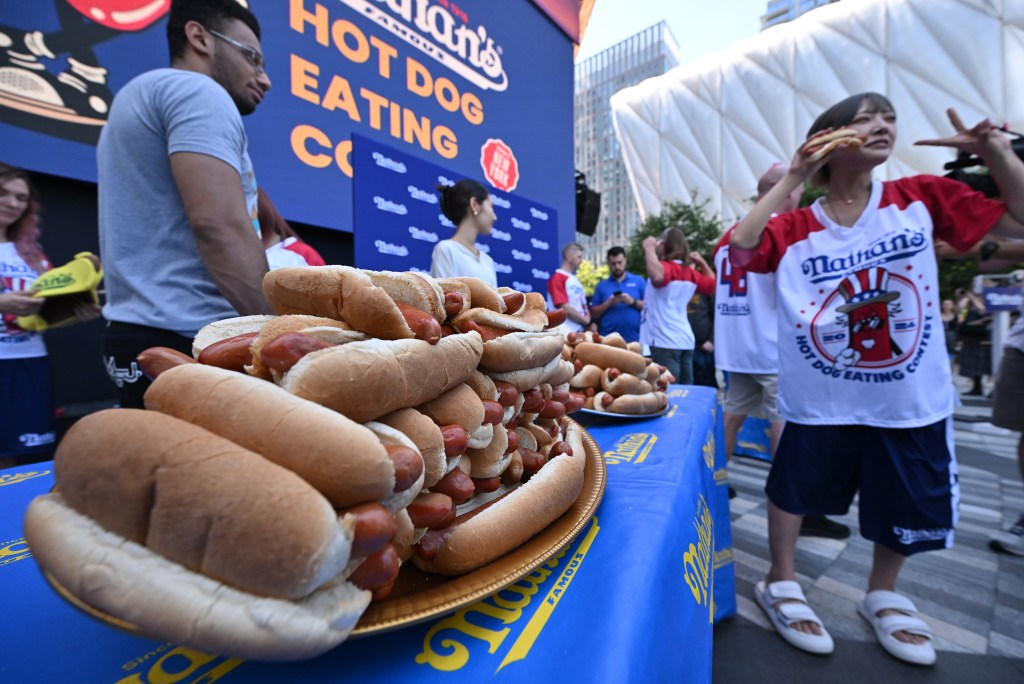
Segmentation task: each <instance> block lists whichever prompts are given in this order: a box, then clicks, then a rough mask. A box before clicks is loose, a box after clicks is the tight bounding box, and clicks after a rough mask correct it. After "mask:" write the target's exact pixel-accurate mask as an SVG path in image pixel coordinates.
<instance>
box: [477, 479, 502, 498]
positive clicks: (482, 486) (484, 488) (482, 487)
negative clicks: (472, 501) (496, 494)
mask: <svg viewBox="0 0 1024 684" xmlns="http://www.w3.org/2000/svg"><path fill="white" fill-rule="evenodd" d="M473 484H475V485H476V493H477V494H487V493H489V492H493V491H496V490H497V489H498V487H500V486H501V477H500V476H498V477H474V478H473Z"/></svg>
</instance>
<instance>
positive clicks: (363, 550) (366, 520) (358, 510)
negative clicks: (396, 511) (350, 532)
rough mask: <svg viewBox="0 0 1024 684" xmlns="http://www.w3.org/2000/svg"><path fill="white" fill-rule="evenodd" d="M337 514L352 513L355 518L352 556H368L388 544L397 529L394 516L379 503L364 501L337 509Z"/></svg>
mask: <svg viewBox="0 0 1024 684" xmlns="http://www.w3.org/2000/svg"><path fill="white" fill-rule="evenodd" d="M338 514H339V515H354V516H355V518H356V530H355V538H354V539H353V540H352V556H353V557H355V558H359V557H360V556H368V555H370V554H371V553H374V552H376V551H379V550H380V549H382V548H383V547H384V545H385V544H390V543H391V540H392V539H394V537H395V532H396V531H397V530H398V523H397V522H395V516H394V515H393V514H392V513H391V511H389V510H388V509H386V508H384V507H383V506H381V505H380V504H379V503H364V504H359V505H358V506H352V507H351V508H346V509H344V510H341V511H338Z"/></svg>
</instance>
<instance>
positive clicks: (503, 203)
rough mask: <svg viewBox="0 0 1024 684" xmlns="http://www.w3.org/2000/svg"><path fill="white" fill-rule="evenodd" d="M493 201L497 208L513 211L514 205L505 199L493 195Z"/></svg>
mask: <svg viewBox="0 0 1024 684" xmlns="http://www.w3.org/2000/svg"><path fill="white" fill-rule="evenodd" d="M491 201H492V202H494V206H496V207H501V208H502V209H511V208H512V203H511V202H509V201H508V200H507V199H505V198H504V197H499V196H498V195H495V194H493V193H492V194H491Z"/></svg>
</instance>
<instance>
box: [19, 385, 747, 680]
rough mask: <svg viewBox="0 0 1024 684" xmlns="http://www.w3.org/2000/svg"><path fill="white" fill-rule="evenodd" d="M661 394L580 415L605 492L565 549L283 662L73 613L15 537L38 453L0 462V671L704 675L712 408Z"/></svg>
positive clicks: (714, 549)
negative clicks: (447, 610) (213, 649)
mask: <svg viewBox="0 0 1024 684" xmlns="http://www.w3.org/2000/svg"><path fill="white" fill-rule="evenodd" d="M670 404H671V406H670V410H669V412H668V413H667V414H666V415H664V416H661V417H658V418H650V419H643V420H631V421H615V420H611V419H604V418H596V419H593V418H594V417H591V416H581V422H583V423H585V425H586V427H587V429H588V431H589V432H590V434H591V435H592V436H593V437H594V439H595V441H596V442H597V443H598V445H599V446H600V448H601V450H602V451H603V452H604V457H605V460H606V463H607V473H608V477H607V488H606V490H605V496H604V499H603V501H602V504H601V506H600V507H599V508H598V511H597V514H596V515H595V516H594V518H593V519H592V520H591V522H590V523H589V524H588V525H587V527H586V528H585V529H584V530H583V532H582V533H580V535H579V537H578V538H577V539H576V540H575V541H574V542H573V544H572V545H571V546H570V547H569V548H568V549H567V551H566V552H565V553H563V554H561V555H560V556H558V557H556V558H553V559H551V560H550V561H549V562H548V563H546V564H545V565H543V566H541V567H540V568H539V569H538V570H536V571H535V572H534V573H532V574H531V575H529V576H528V577H526V578H524V579H523V580H521V581H519V582H517V583H515V584H514V585H512V586H511V587H509V588H507V589H505V590H503V591H500V592H497V593H496V594H494V595H492V596H490V597H488V598H487V599H484V600H482V601H480V602H478V603H476V604H473V605H471V606H469V607H467V608H464V609H462V610H460V611H458V612H456V613H454V614H452V615H449V616H446V617H443V618H440V619H436V620H434V621H431V622H427V623H424V624H420V625H414V626H411V627H407V628H405V629H400V630H396V631H393V632H388V633H384V634H379V635H375V636H368V637H362V638H354V639H350V640H349V641H347V642H346V643H344V644H342V645H341V646H340V647H339V648H337V649H335V650H333V651H331V652H329V653H327V654H325V655H323V656H321V657H319V658H315V659H313V660H308V661H303V662H297V663H274V664H268V663H256V662H242V661H239V660H235V659H230V658H223V657H219V656H213V655H209V654H205V653H200V652H198V651H195V650H191V649H185V648H181V647H176V646H174V645H172V644H161V643H159V642H154V641H150V640H147V639H142V638H139V637H135V636H131V635H129V634H125V633H122V632H119V631H116V630H114V629H112V628H109V627H106V626H104V625H102V624H100V623H99V622H97V621H95V620H93V619H91V618H89V617H87V616H85V615H84V614H82V613H80V612H78V611H77V610H76V609H74V608H72V607H71V606H70V605H69V604H67V603H65V602H64V601H63V600H62V599H61V598H59V597H58V596H57V595H56V594H55V593H54V592H53V591H52V590H51V589H50V587H49V586H48V585H47V584H46V583H45V581H44V580H43V578H42V576H41V574H40V572H39V569H38V567H37V565H36V564H35V562H34V561H33V560H32V556H31V553H30V551H29V550H28V548H27V546H26V544H25V542H24V539H23V532H22V519H23V514H24V511H25V508H26V507H27V506H28V503H29V501H31V499H32V498H33V497H35V496H37V495H39V494H42V493H44V492H46V491H48V490H49V489H50V487H51V486H52V483H53V477H52V464H50V463H41V464H36V465H32V466H24V467H20V468H15V469H9V470H2V471H0V586H2V587H3V596H4V604H5V605H4V609H5V610H4V613H5V616H4V617H5V619H4V620H3V621H2V626H0V643H3V644H4V647H3V652H2V655H0V679H3V680H4V681H11V682H13V681H19V682H20V681H38V682H56V681H75V682H118V683H124V684H127V683H129V682H131V683H132V684H156V682H161V683H168V682H200V681H201V682H213V681H225V682H275V683H276V684H280V682H286V681H303V682H327V681H338V682H340V681H345V682H352V681H372V682H399V681H410V680H413V679H415V681H417V682H449V683H450V682H460V683H461V682H470V681H474V682H475V681H480V680H482V679H486V680H489V681H495V682H527V681H529V682H547V681H550V682H564V681H567V680H572V681H580V682H584V681H585V682H595V681H607V682H616V683H617V682H624V681H649V682H660V681H673V682H707V681H710V679H711V641H712V638H711V631H712V623H713V621H714V620H717V619H721V618H723V617H727V616H729V615H731V614H734V613H735V610H736V599H735V593H734V578H733V565H732V550H731V537H730V532H729V514H728V497H727V494H726V487H725V461H724V449H723V448H722V443H723V440H722V417H721V409H720V407H719V406H718V404H717V401H716V399H715V394H714V392H713V391H712V390H711V389H709V388H705V387H682V386H673V387H671V388H670ZM577 415H581V414H577ZM666 646H667V648H666Z"/></svg>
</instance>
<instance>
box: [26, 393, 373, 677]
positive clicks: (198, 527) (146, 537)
mask: <svg viewBox="0 0 1024 684" xmlns="http://www.w3.org/2000/svg"><path fill="white" fill-rule="evenodd" d="M158 379H159V378H158ZM54 474H55V479H56V483H57V488H58V492H55V493H51V494H48V495H46V496H43V497H39V498H37V499H36V500H35V501H33V503H32V504H31V505H30V506H29V510H28V512H27V513H26V517H25V534H26V539H27V541H28V543H29V546H30V548H31V549H32V552H33V556H34V557H35V559H36V560H37V562H38V563H39V565H40V567H41V568H42V569H43V570H44V571H46V572H47V573H49V574H50V575H51V576H52V577H54V578H55V579H56V580H57V581H58V582H59V583H60V584H61V585H62V586H64V587H65V588H67V589H68V590H69V591H71V593H73V594H75V595H77V596H79V597H80V598H82V599H83V600H85V601H87V602H88V603H89V605H91V606H93V607H95V608H98V609H100V610H102V611H104V612H106V613H109V614H111V615H113V616H115V617H117V618H120V619H122V620H126V621H128V622H130V623H132V624H135V625H136V626H138V627H139V629H140V630H141V631H142V632H143V633H145V634H147V635H149V636H152V637H155V638H158V639H162V640H171V641H174V642H176V643H181V644H184V645H190V646H192V647H194V648H199V649H202V650H205V651H211V652H218V653H221V654H224V655H230V656H234V657H240V658H256V659H262V660H268V659H294V658H302V657H310V656H312V655H316V654H318V653H321V652H323V651H325V650H327V649H329V648H331V647H333V646H335V645H337V644H338V643H339V642H340V641H342V640H344V639H345V637H346V636H347V635H348V633H349V631H350V630H351V628H352V626H354V624H355V622H356V620H357V619H358V616H359V614H361V612H362V611H363V610H364V609H365V607H366V605H367V603H368V602H369V599H370V594H369V593H368V592H362V591H359V590H358V589H356V588H355V587H354V586H352V585H351V584H349V583H347V582H344V581H342V573H343V572H344V570H345V567H346V565H347V561H348V558H349V556H350V551H351V544H352V539H353V529H354V524H355V523H354V521H353V520H352V518H351V517H349V518H348V519H347V520H339V519H338V516H337V514H336V513H335V512H334V509H333V508H332V507H331V506H330V504H329V503H328V502H327V500H326V499H324V498H323V496H322V495H320V494H319V493H318V492H316V490H315V489H313V488H312V487H311V486H310V485H309V484H308V483H306V482H305V481H303V480H302V479H301V478H299V477H298V476H296V475H294V474H293V473H291V472H289V471H287V470H286V469H284V468H281V467H280V466H277V465H275V464H273V463H270V462H269V461H267V460H265V459H264V458H262V457H260V456H258V455H257V454H254V453H253V452H251V451H248V450H246V449H244V448H242V447H240V446H237V445H234V444H232V443H230V442H228V441H227V440H224V439H222V438H220V437H217V436H215V435H213V434H211V433H209V432H207V431H206V430H203V429H202V428H199V427H196V426H194V425H191V424H189V423H186V422H184V421H180V420H178V419H176V418H172V417H170V416H165V415H163V414H160V413H156V412H153V411H138V410H132V409H111V410H108V411H101V412H98V413H95V414H92V415H90V416H86V417H85V418H83V419H81V420H80V421H78V423H76V424H75V425H74V426H73V427H72V428H71V430H69V432H68V434H67V435H66V437H65V439H64V440H63V441H62V442H61V444H60V446H59V447H58V449H57V453H56V456H55V461H54ZM240 474H244V476H242V477H240V476H239V475H240ZM279 500H287V501H288V502H289V506H288V507H287V509H283V508H277V507H275V506H274V505H273V504H274V503H275V502H276V501H279ZM229 511H230V513H229V514H228V512H229ZM268 535H269V536H272V537H273V538H274V539H275V545H274V546H273V547H270V548H268V547H267V546H266V545H265V544H263V543H261V540H264V539H266V538H267V536H268ZM254 605H259V606H260V608H259V615H260V616H259V617H257V616H256V614H254V613H253V612H252V607H253V606H254Z"/></svg>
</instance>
